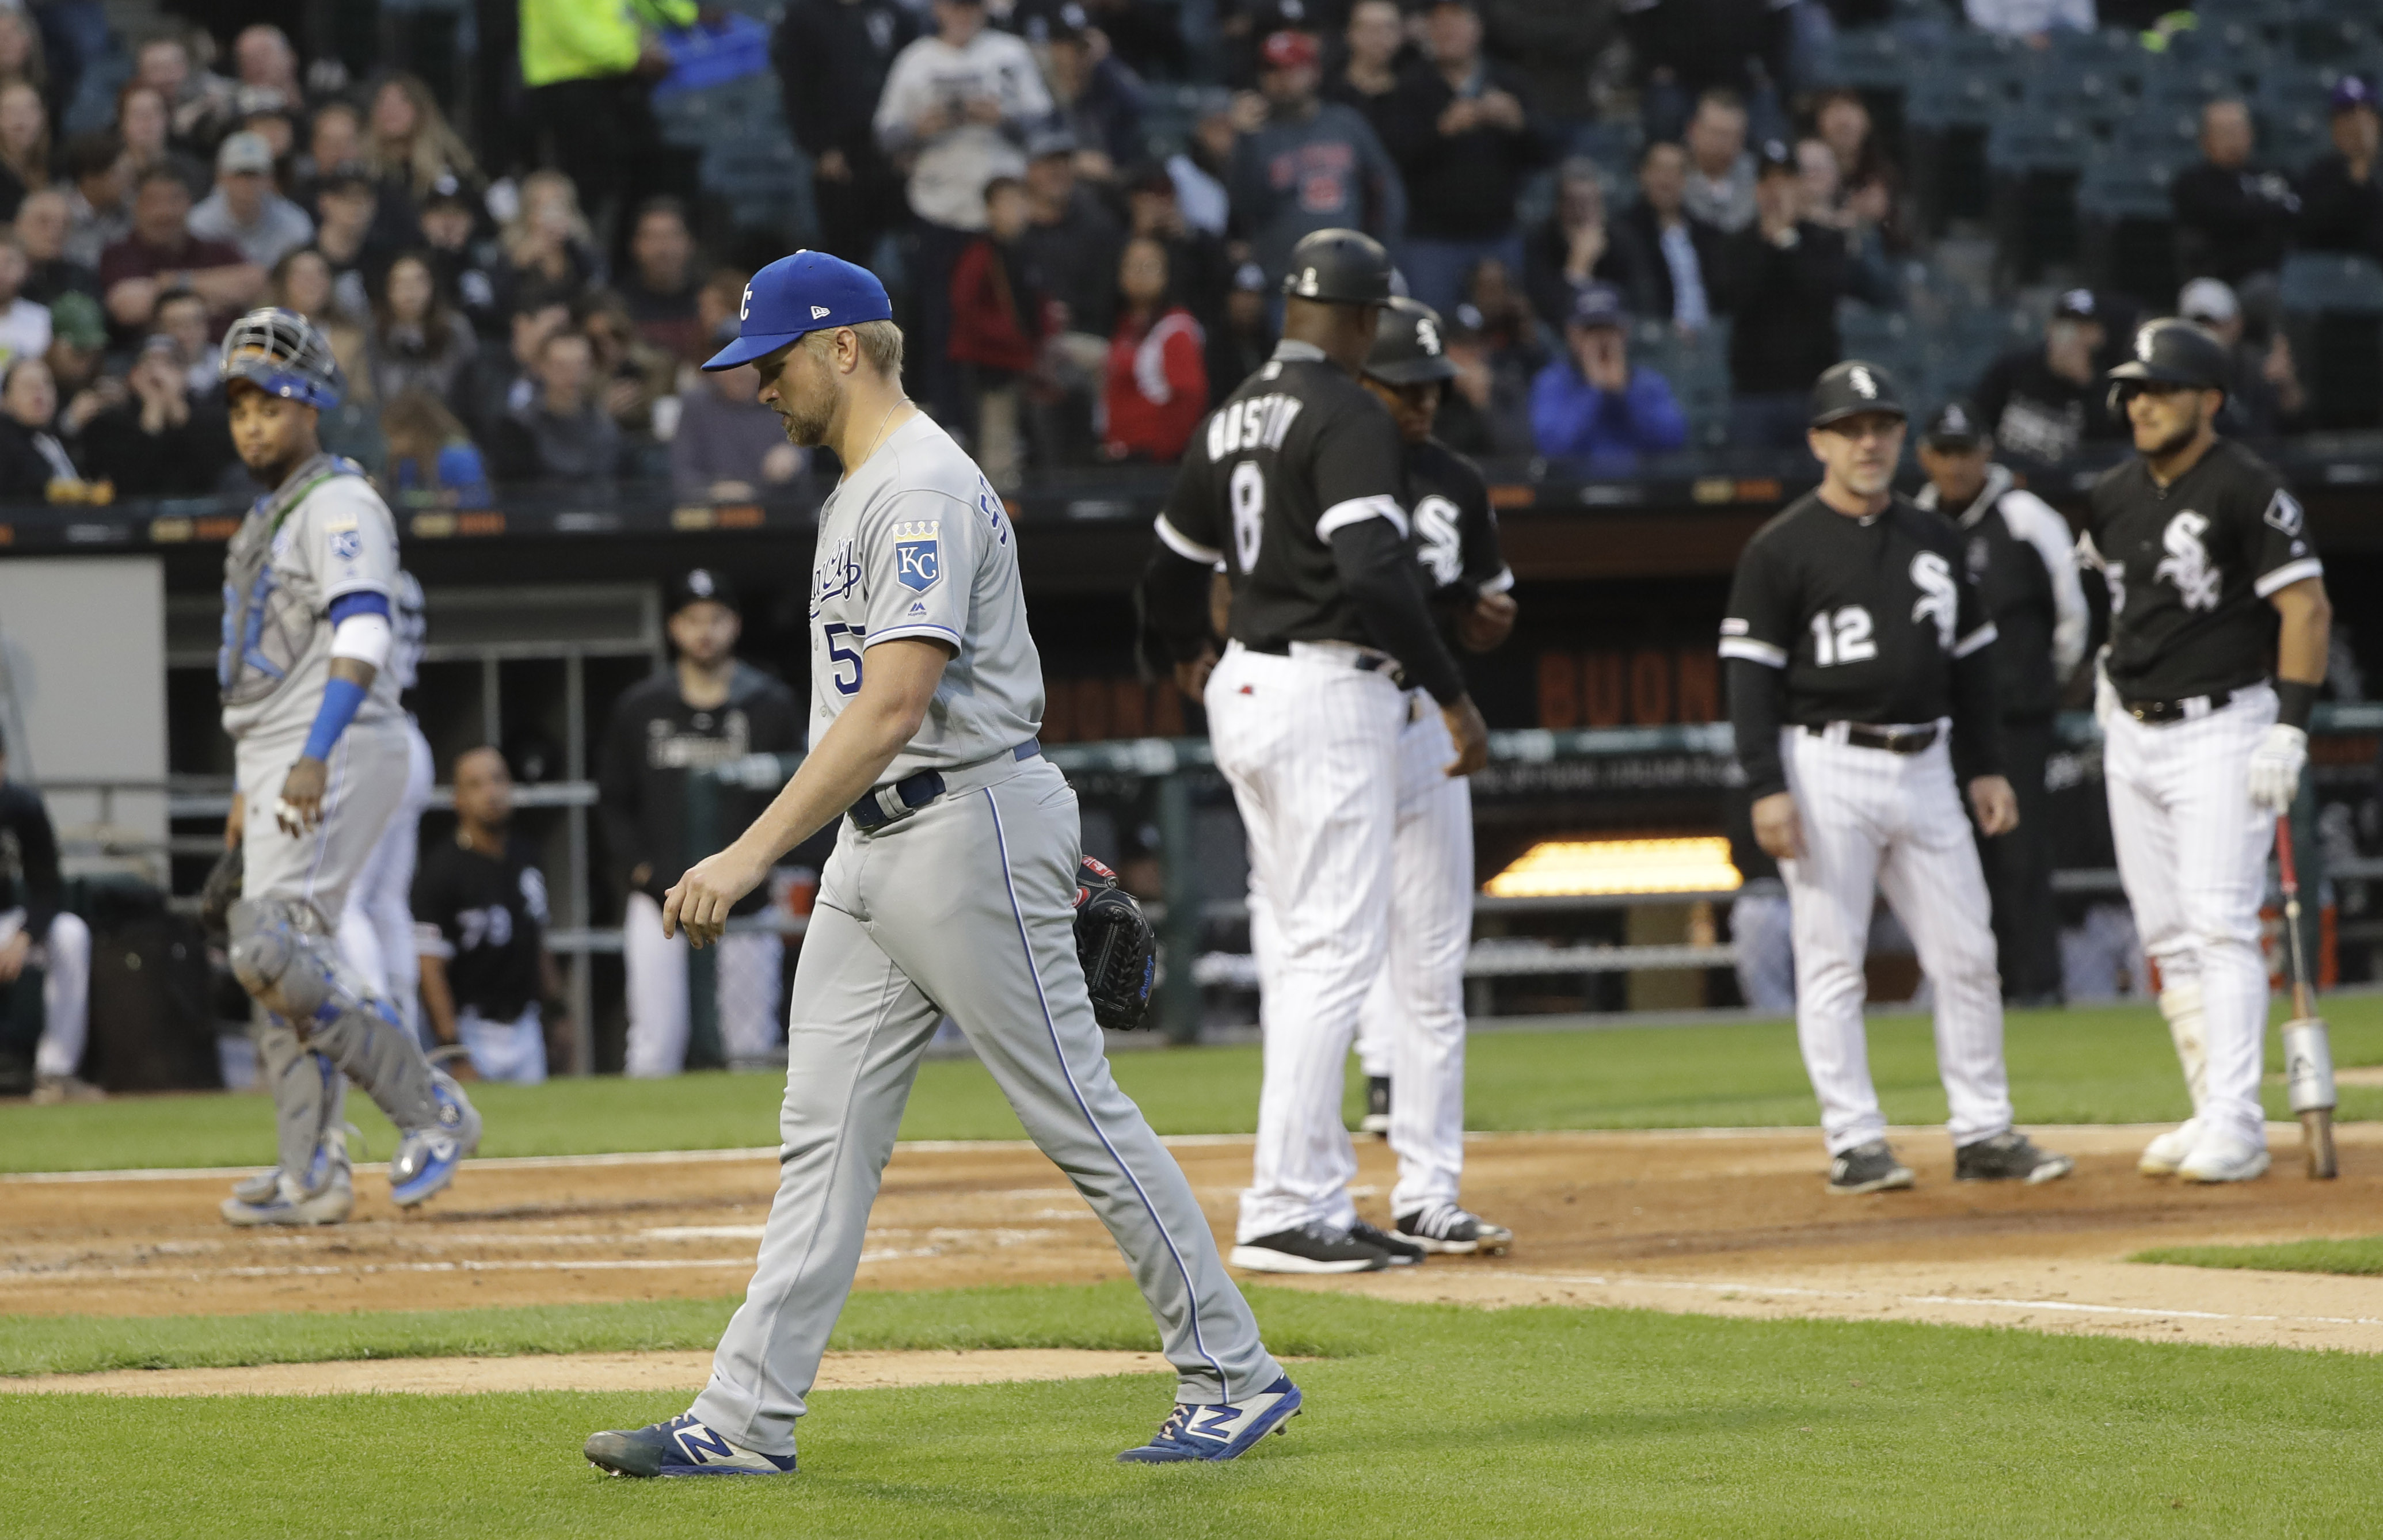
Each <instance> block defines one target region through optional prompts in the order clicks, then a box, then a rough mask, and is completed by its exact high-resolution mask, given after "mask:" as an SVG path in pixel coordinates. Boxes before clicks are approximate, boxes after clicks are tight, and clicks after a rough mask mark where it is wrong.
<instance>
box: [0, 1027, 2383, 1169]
mask: <svg viewBox="0 0 2383 1540" xmlns="http://www.w3.org/2000/svg"><path fill="white" fill-rule="evenodd" d="M2327 1011H2328V1014H2329V1016H2330V1019H2331V1021H2332V1024H2333V1051H2334V1060H2335V1062H2336V1063H2337V1064H2340V1065H2345V1066H2347V1065H2360V1064H2383V996H2376V995H2364V996H2342V997H2339V998H2335V999H2330V1000H2328V1001H2327ZM1870 1037H1871V1069H1872V1072H1873V1074H1874V1076H1875V1078H1876V1079H1877V1082H1878V1089H1879V1095H1880V1097H1881V1099H1882V1101H1883V1103H1884V1105H1885V1108H1886V1114H1887V1116H1888V1117H1889V1118H1891V1119H1892V1120H1894V1121H1895V1122H1898V1123H1932V1122H1936V1121H1938V1120H1940V1119H1942V1118H1943V1117H1944V1115H1945V1093H1944V1091H1943V1090H1942V1089H1941V1088H1940V1087H1939V1086H1938V1085H1937V1082H1936V1060H1935V1049H1934V1045H1933V1041H1932V1038H1931V1035H1930V1028H1929V1024H1928V1022H1927V1021H1926V1020H1925V1018H1923V1017H1920V1016H1886V1017H1881V1018H1878V1019H1876V1020H1874V1021H1872V1022H1871V1030H1870ZM2007 1046H2008V1056H2009V1062H2010V1073H2011V1091H2012V1095H2013V1097H2014V1099H2015V1101H2016V1103H2017V1104H2018V1107H2019V1116H2020V1119H2021V1120H2022V1121H2024V1122H2031V1123H2148V1122H2157V1121H2162V1120H2167V1119H2179V1118H2182V1117H2183V1116H2184V1115H2186V1111H2187V1108H2186V1102H2185V1094H2184V1086H2183V1082H2182V1080H2181V1078H2179V1075H2178V1073H2177V1068H2176V1058H2175V1053H2174V1052H2173V1050H2172V1049H2171V1048H2170V1047H2169V1046H2168V1039H2167V1028H2166V1027H2165V1026H2164V1025H2162V1023H2161V1022H2160V1019H2159V1016H2158V1013H2157V1012H2155V1011H2154V1010H2153V1009H2151V1008H2150V1007H2148V1006H2129V1007H2119V1008H2111V1009H2098V1010H2081V1009H2080V1010H2075V1011H2037V1012H2027V1013H2015V1014H2014V1015H2013V1016H2011V1017H2010V1020H2009V1026H2008V1030H2007ZM1468 1054H1469V1058H1468V1066H1467V1096H1466V1102H1467V1105H1468V1107H1469V1109H1470V1116H1469V1122H1470V1125H1471V1127H1475V1128H1481V1129H1498V1130H1510V1131H1513V1130H1536V1129H1551V1128H1648V1127H1797V1126H1806V1125H1809V1124H1811V1123H1813V1122H1815V1121H1817V1113H1816V1108H1815V1105H1814V1103H1813V1100H1812V1092H1811V1089H1810V1087H1809V1084H1808V1083H1807V1081H1806V1079H1805V1078H1804V1067H1803V1064H1802V1061H1801V1060H1800V1059H1798V1057H1797V1051H1796V1034H1795V1030H1794V1029H1793V1028H1792V1027H1791V1026H1790V1025H1789V1024H1787V1023H1784V1022H1755V1023H1729V1024H1725V1025H1720V1026H1706V1027H1677V1028H1651V1027H1637V1028H1623V1029H1615V1030H1611V1031H1574V1032H1567V1031H1554V1032H1530V1031H1500V1032H1484V1033H1481V1034H1479V1035H1477V1036H1475V1038H1474V1039H1473V1041H1472V1045H1471V1047H1470V1049H1469V1050H1468ZM1112 1062H1113V1063H1114V1064H1115V1066H1116V1067H1117V1078H1118V1080H1119V1081H1120V1082H1121V1083H1122V1084H1123V1085H1124V1087H1125V1088H1126V1090H1128V1091H1129V1092H1130V1093H1131V1094H1132V1095H1133V1097H1134V1098H1135V1099H1136V1100H1137V1101H1139V1102H1140V1103H1142V1109H1143V1110H1144V1111H1145V1112H1146V1113H1147V1114H1148V1115H1149V1116H1150V1120H1151V1122H1152V1123H1153V1124H1154V1126H1155V1127H1157V1128H1158V1130H1159V1131H1160V1132H1161V1133H1183V1134H1189V1133H1247V1132H1249V1131H1251V1130H1252V1129H1253V1127H1254V1126H1255V1119H1256V1116H1257V1085H1258V1052H1257V1050H1256V1049H1255V1048H1253V1047H1235V1048H1194V1049H1169V1050H1162V1051H1154V1052H1149V1053H1119V1054H1117V1056H1116V1057H1115V1059H1114V1060H1113V1061H1112ZM2268 1062H2269V1063H2271V1064H2273V1063H2276V1062H2278V1050H2277V1049H2276V1048H2275V1047H2274V1046H2273V1044H2272V1041H2271V1044H2270V1047H2269V1050H2268ZM1350 1084H1351V1090H1352V1098H1353V1097H1354V1096H1358V1095H1362V1093H1363V1090H1364V1086H1363V1082H1362V1080H1360V1079H1359V1078H1357V1077H1356V1076H1355V1075H1353V1074H1352V1076H1351V1078H1350ZM780 1089H781V1081H780V1078H779V1077H777V1076H774V1075H690V1076H683V1077H681V1078H676V1079H671V1080H624V1079H619V1078H596V1079H585V1080H558V1081H554V1082H551V1083H549V1084H548V1085H545V1086H538V1087H521V1086H481V1087H476V1088H475V1090H474V1096H475V1099H476V1100H477V1101H478V1102H479V1104H480V1106H481V1108H482V1110H483V1111H485V1112H486V1113H487V1115H488V1138H487V1140H485V1141H484V1142H483V1144H482V1145H481V1148H480V1152H481V1153H482V1154H484V1155H562V1154H585V1153H591V1152H602V1151H623V1150H693V1149H719V1148H735V1147H738V1146H745V1145H764V1144H770V1143H773V1142H774V1141H775V1140H776V1137H777V1106H778V1098H779V1094H780ZM1352 1104H1353V1103H1352ZM348 1111H349V1115H350V1117H352V1119H354V1120H355V1122H356V1123H357V1125H358V1127H361V1128H362V1129H363V1130H364V1138H365V1145H366V1150H367V1152H369V1154H370V1155H371V1156H373V1157H374V1158H381V1157H386V1156H387V1155H388V1153H389V1150H390V1148H391V1147H392V1146H393V1145H394V1144H395V1142H396V1139H395V1135H394V1133H393V1132H392V1131H391V1130H390V1128H389V1125H388V1124H387V1123H386V1122H384V1121H383V1120H382V1119H381V1118H380V1116H379V1115H378V1113H377V1112H376V1111H375V1110H374V1108H373V1107H372V1106H371V1104H370V1103H367V1102H366V1101H365V1100H364V1098H363V1097H361V1096H353V1097H351V1098H349V1101H348ZM2268 1112H2269V1115H2271V1116H2284V1115H2286V1113H2285V1108H2284V1103H2283V1092H2282V1088H2281V1087H2271V1088H2270V1090H2269V1093H2268ZM2340 1116H2341V1117H2343V1118H2344V1119H2357V1118H2376V1117H2383V1090H2378V1089H2374V1088H2365V1089H2345V1090H2343V1092H2342V1105H2341V1111H2340ZM902 1133H903V1137H904V1138H906V1139H1017V1138H1019V1137H1021V1136H1020V1130H1019V1126H1018V1120H1017V1118H1016V1117H1015V1116H1014V1115H1012V1114H1011V1112H1010V1110H1009V1107H1008V1104H1007V1103H1006V1102H1004V1101H1003V1100H1002V1098H1001V1093H1000V1091H999V1090H998V1089H997V1088H995V1086H994V1083H993V1080H992V1078H991V1077H990V1076H988V1075H987V1074H986V1073H985V1071H984V1069H983V1068H982V1066H980V1065H978V1064H977V1063H976V1061H974V1060H973V1059H952V1060H939V1061H935V1062H932V1063H930V1064H927V1065H926V1066H923V1067H922V1068H921V1069H920V1075H919V1082H918V1089H917V1090H916V1091H915V1092H914V1093H913V1095H912V1096H911V1099H910V1107H909V1113H908V1116H907V1117H906V1118H905V1119H904V1121H903V1125H902ZM271 1158H272V1125H271V1118H270V1115H269V1114H268V1112H267V1110H266V1108H265V1104H264V1103H263V1101H262V1100H261V1099H259V1098H256V1097H245V1096H178V1097H151V1098H142V1099H138V1100H131V1101H117V1102H104V1103H90V1104H84V1105H74V1106H58V1107H25V1106H15V1107H11V1108H9V1109H8V1110H6V1112H0V1171H79V1170H117V1169H125V1168H130V1167H145V1166H212V1165H243V1164H263V1163H265V1162H266V1161H269V1160H270V1159H271Z"/></svg>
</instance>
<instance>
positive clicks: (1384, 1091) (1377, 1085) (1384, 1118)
mask: <svg viewBox="0 0 2383 1540" xmlns="http://www.w3.org/2000/svg"><path fill="white" fill-rule="evenodd" d="M1357 1131H1358V1132H1359V1133H1361V1134H1372V1135H1374V1136H1376V1137H1377V1138H1379V1139H1388V1138H1389V1137H1390V1078H1389V1076H1387V1075H1368V1076H1366V1077H1365V1115H1364V1116H1363V1117H1361V1118H1359V1119H1358V1120H1357Z"/></svg>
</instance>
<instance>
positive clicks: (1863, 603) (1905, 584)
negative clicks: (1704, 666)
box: [1721, 493, 1994, 751]
mask: <svg viewBox="0 0 2383 1540" xmlns="http://www.w3.org/2000/svg"><path fill="white" fill-rule="evenodd" d="M1993 640H1994V622H1993V621H1991V620H1989V619H1988V618H1987V616H1986V610H1985V604H1984V601H1983V600H1982V598H1980V596H1979V593H1978V585H1976V584H1975V583H1973V582H1971V581H1970V580H1969V569H1968V564H1967V562H1966V561H1964V560H1963V554H1962V549H1961V537H1960V535H1959V533H1958V532H1957V530H1956V529H1955V528H1954V527H1953V525H1952V524H1951V522H1950V521H1948V520H1946V519H1945V518H1944V517H1942V516H1941V515H1939V514H1936V513H1932V512H1930V511H1927V510H1926V509H1923V508H1921V507H1920V506H1919V505H1917V504H1916V503H1913V502H1911V501H1909V500H1908V499H1906V498H1904V497H1902V496H1901V495H1899V494H1898V495H1897V496H1895V498H1894V499H1893V500H1892V501H1890V502H1889V503H1888V504H1887V506H1886V509H1885V511H1883V512H1881V513H1878V514H1875V515H1873V516H1871V517H1870V518H1866V519H1858V518H1851V517H1848V516H1847V515H1846V514H1843V513H1840V512H1838V511H1836V510H1834V509H1833V508H1831V507H1830V506H1829V505H1828V504H1827V503H1824V502H1822V501H1821V499H1820V495H1819V494H1818V493H1807V494H1806V495H1805V496H1803V497H1801V498H1798V499H1796V500H1795V501H1794V502H1792V503H1790V504H1788V505H1787V507H1786V509H1785V510H1784V511H1782V512H1781V513H1780V514H1779V516H1778V517H1777V518H1775V519H1772V521H1771V522H1770V523H1769V524H1765V525H1763V526H1762V527H1761V528H1760V529H1759V530H1757V531H1756V532H1755V535H1754V538H1753V539H1751V540H1749V541H1747V545H1746V550H1745V553H1744V554H1743V555H1741V556H1740V557H1739V558H1738V561H1737V578H1736V581H1735V583H1734V584H1733V585H1731V588H1730V595H1729V616H1728V618H1727V619H1726V620H1724V621H1722V622H1721V655H1722V657H1723V658H1734V659H1742V660H1744V661H1746V662H1748V663H1759V664H1761V665H1762V666H1764V667H1766V668H1772V669H1781V670H1784V671H1785V673H1786V682H1787V702H1786V706H1787V714H1786V721H1787V722H1788V724H1790V725H1793V726H1797V727H1820V726H1823V725H1825V724H1827V723H1829V722H1833V721H1858V722H1872V723H1880V724H1888V723H1892V724H1896V725H1916V724H1919V723H1924V722H1932V721H1936V720H1937V719H1939V718H1941V717H1949V716H1951V715H1952V714H1953V696H1954V691H1953V679H1952V670H1953V662H1954V660H1955V659H1961V658H1967V657H1969V655H1970V654H1971V653H1974V652H1976V651H1977V650H1978V649H1979V648H1981V647H1985V646H1986V645H1987V644H1988V643H1990V642H1992V641H1993ZM1739 746H1740V749H1741V751H1744V750H1746V749H1747V747H1748V745H1739Z"/></svg>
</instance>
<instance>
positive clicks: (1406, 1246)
mask: <svg viewBox="0 0 2383 1540" xmlns="http://www.w3.org/2000/svg"><path fill="white" fill-rule="evenodd" d="M1349 1238H1350V1239H1352V1240H1362V1241H1364V1243H1365V1244H1366V1245H1368V1246H1372V1247H1376V1248H1377V1249H1379V1250H1382V1251H1383V1252H1385V1253H1387V1254H1388V1255H1389V1259H1390V1265H1391V1266H1392V1267H1413V1266H1414V1264H1415V1263H1419V1262H1421V1261H1423V1259H1424V1253H1425V1252H1426V1250H1429V1248H1428V1247H1425V1246H1421V1245H1418V1244H1416V1243H1415V1242H1414V1241H1412V1240H1410V1239H1408V1238H1406V1237H1405V1236H1402V1235H1392V1234H1391V1233H1390V1232H1389V1231H1388V1230H1377V1229H1376V1228H1374V1226H1371V1225H1368V1224H1366V1223H1365V1222H1364V1220H1362V1219H1360V1220H1358V1221H1357V1222H1356V1223H1355V1224H1354V1225H1352V1226H1349Z"/></svg>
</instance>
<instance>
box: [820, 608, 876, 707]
mask: <svg viewBox="0 0 2383 1540" xmlns="http://www.w3.org/2000/svg"><path fill="white" fill-rule="evenodd" d="M865 636H866V634H865V633H864V632H862V630H861V629H860V627H858V626H857V625H823V626H821V627H820V640H821V641H823V642H825V643H826V644H827V658H828V663H829V665H830V667H831V668H832V669H833V673H831V674H830V675H829V678H830V680H831V681H832V682H833V684H834V685H835V693H836V694H838V695H840V696H851V695H858V694H859V693H860V644H861V642H862V641H863V640H864V639H865ZM847 637H848V638H850V641H851V645H850V646H848V647H847V646H846V645H845V641H846V638H847ZM847 670H849V671H850V672H849V673H847V672H846V671H847Z"/></svg>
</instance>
